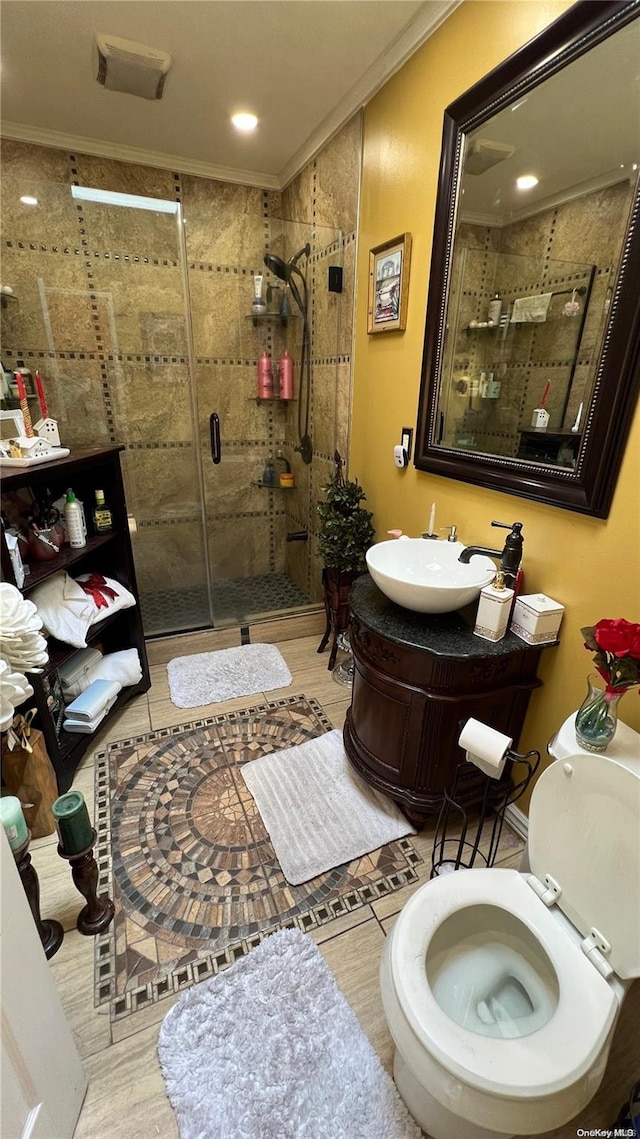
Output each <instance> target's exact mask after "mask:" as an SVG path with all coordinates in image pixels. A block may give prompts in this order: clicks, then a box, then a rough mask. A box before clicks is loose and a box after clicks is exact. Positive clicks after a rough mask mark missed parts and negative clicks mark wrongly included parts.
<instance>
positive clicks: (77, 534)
mask: <svg viewBox="0 0 640 1139" xmlns="http://www.w3.org/2000/svg"><path fill="white" fill-rule="evenodd" d="M64 525H65V529H66V531H67V539H68V541H69V545H70V546H71V549H72V550H80V549H82V547H83V546H86V544H87V531H86V530H85V528H84V526H83V524H82V511H81V510H80V507H79V505H78V503H77V501H76V496H75V494H74V493H73V491H72V489H71V487H69V489H68V491H67V501H66V502H65V507H64Z"/></svg>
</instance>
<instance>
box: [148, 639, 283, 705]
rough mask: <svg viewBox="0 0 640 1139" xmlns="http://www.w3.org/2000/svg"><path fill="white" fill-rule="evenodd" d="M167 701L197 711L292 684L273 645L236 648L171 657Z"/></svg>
mask: <svg viewBox="0 0 640 1139" xmlns="http://www.w3.org/2000/svg"><path fill="white" fill-rule="evenodd" d="M167 675H168V677H169V692H170V694H171V702H172V703H173V704H175V706H176V708H198V707H199V706H200V705H201V704H217V703H219V701H221V700H233V699H234V697H236V696H252V695H253V694H254V693H255V692H264V691H265V690H266V691H270V690H271V689H272V688H287V687H288V685H290V684H291V683H292V677H291V673H290V672H289V669H288V668H287V664H286V661H285V659H284V657H283V655H282V653H281V652H280V650H279V649H277V648H276V646H275V645H240V646H239V647H238V648H234V649H220V650H219V651H218V652H215V653H194V654H193V655H192V656H186V657H174V658H173V660H170V661H169V663H168V665H167Z"/></svg>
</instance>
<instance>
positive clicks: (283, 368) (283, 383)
mask: <svg viewBox="0 0 640 1139" xmlns="http://www.w3.org/2000/svg"><path fill="white" fill-rule="evenodd" d="M279 368H280V399H293V360H292V359H291V356H290V355H289V353H288V351H287V349H286V348H285V352H284V356H281V357H280V364H279Z"/></svg>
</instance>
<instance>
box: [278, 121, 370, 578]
mask: <svg viewBox="0 0 640 1139" xmlns="http://www.w3.org/2000/svg"><path fill="white" fill-rule="evenodd" d="M361 155H362V116H361V115H360V114H357V115H355V116H354V117H353V118H352V119H351V120H350V121H349V122H348V123H347V124H346V126H344V127H343V128H342V130H341V131H340V132H339V133H338V134H337V135H336V136H335V137H334V138H333V139H332V141H331V142H330V143H328V145H327V146H326V147H325V148H324V150H322V151H321V152H320V153H319V154H318V155H317V157H316V158H315V159H313V161H312V162H310V163H309V164H308V165H307V166H306V167H305V168H304V169H303V170H302V171H301V172H300V174H299V175H298V176H297V177H296V178H295V179H294V180H293V182H291V183H290V184H289V185H288V186H287V187H286V188H285V189H284V190H283V192H282V213H283V217H287V218H292V219H293V220H295V221H299V222H306V223H310V224H311V225H312V226H328V225H331V226H335V227H336V228H337V229H339V230H341V238H340V249H339V250H338V249H333V250H329V251H328V255H327V256H326V257H322V258H320V259H318V260H316V261H315V262H314V264H313V285H312V401H311V431H310V433H311V438H312V441H313V462H312V463H311V466H308V467H305V465H304V463H302V462H301V460H300V457H299V456H298V455H295V456H294V471H295V475H296V482H297V484H298V486H299V487H300V488H301V490H302V491H303V492H304V493H303V494H301V495H300V496H299V497H298V498H297V499H295V500H293V499H292V498H290V497H289V496H287V500H286V511H287V526H288V528H289V530H290V531H292V530H300V529H306V528H307V527H308V530H309V541H308V543H302V542H295V543H290V544H288V545H287V547H286V551H285V569H286V572H287V573H288V574H289V575H290V576H291V577H292V578H293V579H294V581H295V582H296V584H297V585H298V587H299V588H300V589H302V590H303V591H304V592H305V593H307V594H308V595H309V596H310V597H311V598H312V599H313V600H319V599H320V598H321V597H322V586H321V574H322V562H321V559H320V557H319V556H318V546H317V542H318V517H317V513H316V506H317V503H318V500H319V499H321V498H322V492H321V489H320V488H321V487H322V486H323V484H324V483H326V481H327V479H328V478H329V475H330V474H331V471H332V470H333V455H334V452H335V451H336V449H337V450H338V451H339V452H340V454H341V455H342V457H343V458H344V459H345V460H348V457H349V427H350V415H351V383H352V359H353V331H354V330H353V314H354V294H355V271H356V266H355V252H356V230H357V219H358V201H359V190H360V165H361ZM330 264H342V267H343V292H342V295H341V296H338V295H336V294H335V293H329V292H328V291H327V287H326V285H327V268H328V266H329V265H330ZM336 329H337V345H336V340H335V330H336ZM293 442H295V439H294V434H293V422H292V421H288V422H287V443H288V445H292V444H293ZM350 473H351V474H352V475H353V474H354V473H355V474H356V475H357V471H356V472H350ZM365 489H366V488H365Z"/></svg>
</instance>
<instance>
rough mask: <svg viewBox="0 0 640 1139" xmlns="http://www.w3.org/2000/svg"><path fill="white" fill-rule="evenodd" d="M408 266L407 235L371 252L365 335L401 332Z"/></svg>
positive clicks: (409, 242)
mask: <svg viewBox="0 0 640 1139" xmlns="http://www.w3.org/2000/svg"><path fill="white" fill-rule="evenodd" d="M410 265H411V234H410V233H401V234H400V236H399V237H394V238H392V240H391V241H385V242H384V244H383V245H376V247H375V249H372V250H371V251H370V253H369V305H368V320H367V332H369V333H372V332H404V330H405V328H406V327H407V301H408V299H409V269H410Z"/></svg>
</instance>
